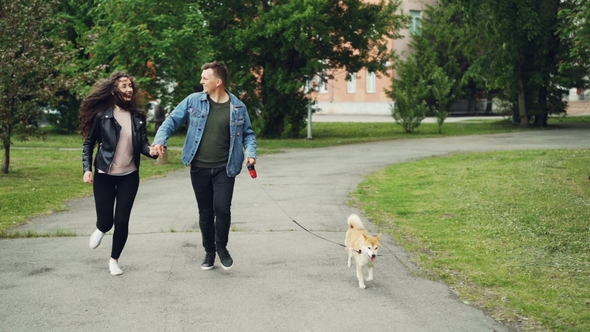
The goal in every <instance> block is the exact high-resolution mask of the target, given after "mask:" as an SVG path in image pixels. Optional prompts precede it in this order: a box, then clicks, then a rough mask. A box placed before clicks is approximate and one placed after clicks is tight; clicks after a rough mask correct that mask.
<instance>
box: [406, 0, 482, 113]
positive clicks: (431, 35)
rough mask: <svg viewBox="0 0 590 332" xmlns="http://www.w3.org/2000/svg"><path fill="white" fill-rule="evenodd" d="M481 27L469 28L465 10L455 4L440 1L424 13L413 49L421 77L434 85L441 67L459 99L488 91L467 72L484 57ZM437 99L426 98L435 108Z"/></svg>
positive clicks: (413, 42) (471, 26) (427, 96)
mask: <svg viewBox="0 0 590 332" xmlns="http://www.w3.org/2000/svg"><path fill="white" fill-rule="evenodd" d="M481 34H482V26H481V25H477V24H474V25H469V24H467V20H466V19H465V13H464V11H463V8H462V7H461V6H459V5H458V4H457V3H456V1H453V0H445V1H441V3H440V4H439V6H437V7H430V6H428V7H427V9H426V10H425V11H424V13H423V18H422V28H421V30H420V33H419V34H415V35H414V36H413V39H412V41H411V42H410V48H411V50H412V52H413V54H414V56H415V61H416V63H417V65H418V68H419V69H420V70H421V75H422V76H423V77H425V78H428V79H427V80H428V83H429V84H432V83H433V77H432V74H433V73H434V72H436V71H437V68H441V70H442V72H443V73H444V74H445V76H447V77H449V78H450V79H451V80H452V82H453V84H452V86H451V92H452V94H453V95H454V96H455V97H456V98H458V99H475V98H476V96H477V95H478V94H481V93H482V91H483V90H485V86H484V82H483V81H481V80H478V79H477V77H474V76H467V75H466V73H467V71H468V70H469V68H470V67H471V65H472V64H473V62H474V61H475V60H476V59H477V57H478V55H479V54H481V51H482V44H481V37H479V36H481ZM435 100H436V98H435V96H434V95H433V94H432V93H429V94H427V95H426V102H427V103H428V104H429V105H430V106H433V105H434V103H435Z"/></svg>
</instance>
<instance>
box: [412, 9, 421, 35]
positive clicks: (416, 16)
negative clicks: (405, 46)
mask: <svg viewBox="0 0 590 332" xmlns="http://www.w3.org/2000/svg"><path fill="white" fill-rule="evenodd" d="M421 28H422V12H421V11H419V10H410V34H412V35H417V34H419V33H420V29H421Z"/></svg>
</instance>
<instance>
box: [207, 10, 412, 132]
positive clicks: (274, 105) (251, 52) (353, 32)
mask: <svg viewBox="0 0 590 332" xmlns="http://www.w3.org/2000/svg"><path fill="white" fill-rule="evenodd" d="M199 4H200V7H201V9H202V10H203V14H204V16H205V21H206V23H207V27H208V28H209V31H210V34H211V37H212V43H211V45H212V48H213V50H214V52H213V57H214V58H215V59H216V60H220V61H223V62H225V63H226V65H227V66H228V69H229V71H230V75H231V82H230V83H231V89H232V90H234V91H237V92H239V93H240V95H241V97H242V98H243V99H244V100H245V101H246V103H247V105H248V107H249V110H250V111H251V112H252V114H251V117H252V119H253V122H254V125H255V127H256V130H257V131H258V134H259V135H260V136H261V137H281V136H289V137H296V136H297V135H298V134H299V132H300V131H301V129H303V128H304V126H305V119H306V117H307V111H308V109H309V107H311V105H312V104H313V101H312V100H311V99H310V96H309V94H307V91H305V88H304V87H305V86H307V85H308V82H310V81H312V79H313V78H314V77H319V78H320V80H323V81H325V80H326V79H328V78H332V77H333V75H334V71H336V70H343V71H347V72H349V73H353V72H357V71H359V70H360V69H362V68H363V67H365V68H367V69H368V70H369V71H372V72H376V73H386V71H385V70H386V63H387V62H388V61H390V60H391V56H392V54H391V50H389V49H388V44H389V38H392V39H393V38H398V37H399V36H398V33H397V31H398V30H399V29H400V28H401V27H402V26H404V24H405V23H406V20H407V19H406V18H405V17H404V16H403V15H401V14H399V13H398V10H399V8H400V7H399V6H400V5H399V2H398V1H381V2H379V3H367V2H364V1H361V0H351V1H341V0H291V1H286V0H271V1H254V0H246V1H244V0H228V1H223V2H219V1H216V0H199Z"/></svg>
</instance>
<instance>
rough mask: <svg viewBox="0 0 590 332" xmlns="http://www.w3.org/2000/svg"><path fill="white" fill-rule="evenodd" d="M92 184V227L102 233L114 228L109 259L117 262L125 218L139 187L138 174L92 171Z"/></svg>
mask: <svg viewBox="0 0 590 332" xmlns="http://www.w3.org/2000/svg"><path fill="white" fill-rule="evenodd" d="M93 182H94V186H93V188H94V203H95V205H96V218H97V219H96V228H98V229H99V230H100V231H101V232H103V233H106V232H108V231H110V230H111V228H112V227H113V225H114V226H115V232H114V234H113V248H112V250H111V257H112V258H114V259H119V256H121V252H122V251H123V248H124V247H125V243H126V242H127V236H128V235H129V217H130V216H131V208H132V207H133V202H134V201H135V196H136V194H137V189H138V188H139V172H138V171H135V172H133V173H130V174H127V175H123V176H113V175H108V174H105V173H98V172H94V181H93ZM115 202H116V204H115Z"/></svg>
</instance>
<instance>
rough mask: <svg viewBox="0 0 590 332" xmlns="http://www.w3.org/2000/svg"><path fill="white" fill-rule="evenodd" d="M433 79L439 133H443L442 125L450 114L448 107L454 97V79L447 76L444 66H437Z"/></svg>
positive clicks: (432, 87)
mask: <svg viewBox="0 0 590 332" xmlns="http://www.w3.org/2000/svg"><path fill="white" fill-rule="evenodd" d="M432 80H433V82H434V83H433V84H432V85H431V86H430V89H431V91H432V94H433V95H434V98H435V99H436V108H435V109H434V114H435V115H436V123H437V124H438V133H439V134H442V125H443V123H444V122H445V119H446V118H447V117H448V116H449V111H448V108H449V104H450V102H451V100H452V98H453V95H451V89H452V87H453V83H454V80H453V79H450V78H449V77H448V76H446V75H445V73H444V71H443V69H442V68H436V69H435V70H434V73H433V74H432Z"/></svg>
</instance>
